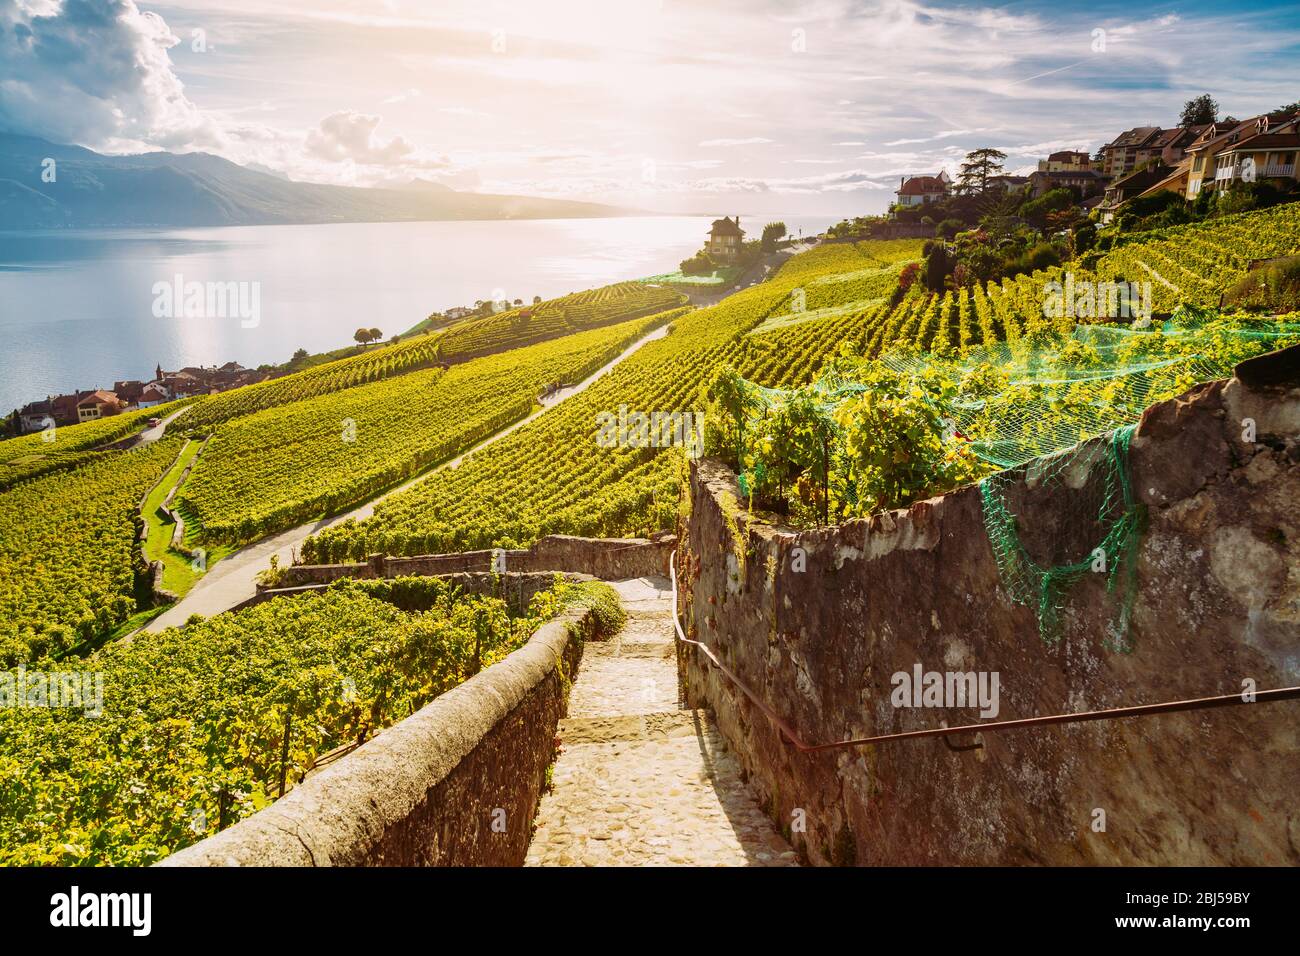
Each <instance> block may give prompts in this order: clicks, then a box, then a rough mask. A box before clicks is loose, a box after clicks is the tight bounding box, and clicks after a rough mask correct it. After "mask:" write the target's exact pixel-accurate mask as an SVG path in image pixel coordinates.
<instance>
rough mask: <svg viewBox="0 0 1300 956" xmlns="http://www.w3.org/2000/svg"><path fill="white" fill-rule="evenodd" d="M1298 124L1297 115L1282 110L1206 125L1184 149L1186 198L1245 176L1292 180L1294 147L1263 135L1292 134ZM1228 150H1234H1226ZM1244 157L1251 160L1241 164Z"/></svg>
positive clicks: (1281, 140) (1285, 140)
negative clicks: (1186, 159)
mask: <svg viewBox="0 0 1300 956" xmlns="http://www.w3.org/2000/svg"><path fill="white" fill-rule="evenodd" d="M1298 127H1300V114H1296V115H1290V114H1286V113H1270V114H1265V115H1261V116H1253V117H1251V118H1250V119H1247V120H1242V121H1240V122H1236V123H1227V124H1225V123H1222V122H1220V123H1213V124H1211V125H1210V126H1207V127H1206V128H1205V129H1204V130H1203V131H1202V133H1201V135H1200V136H1198V137H1197V139H1196V141H1195V142H1193V143H1192V144H1191V145H1190V146H1189V147H1188V148H1187V155H1188V160H1189V165H1188V173H1187V184H1186V192H1185V195H1186V197H1187V198H1188V199H1195V198H1196V197H1197V196H1199V195H1200V194H1201V192H1202V191H1203V190H1206V189H1211V190H1212V189H1215V188H1217V187H1219V186H1220V185H1221V184H1223V185H1227V184H1230V183H1232V182H1233V181H1241V180H1243V179H1244V178H1245V176H1255V177H1257V178H1259V179H1278V180H1286V179H1294V178H1295V177H1296V173H1295V167H1296V158H1297V157H1296V152H1297V150H1296V149H1295V148H1288V143H1289V142H1290V140H1289V139H1286V138H1283V139H1265V138H1264V137H1288V136H1294V135H1295V134H1296V133H1297V130H1298ZM1232 150H1236V151H1235V152H1230V151H1232ZM1270 153H1271V154H1272V155H1271V156H1270ZM1225 154H1227V155H1226V156H1225ZM1221 156H1225V158H1224V159H1223V161H1222V162H1220V157H1221ZM1248 156H1249V157H1250V159H1251V163H1250V164H1245V162H1244V161H1245V159H1246V157H1248ZM1270 159H1272V162H1270ZM1287 159H1290V162H1289V163H1288V162H1285V160H1287ZM1261 165H1262V166H1263V168H1264V169H1267V170H1269V173H1277V174H1278V175H1270V174H1268V173H1264V172H1262V170H1261V168H1260V167H1261ZM1288 166H1290V172H1289V173H1288V172H1287V171H1286V168H1287V167H1288ZM1252 167H1253V168H1252ZM1247 169H1250V172H1249V173H1247V172H1245V171H1246V170H1247Z"/></svg>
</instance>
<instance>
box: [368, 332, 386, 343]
mask: <svg viewBox="0 0 1300 956" xmlns="http://www.w3.org/2000/svg"><path fill="white" fill-rule="evenodd" d="M383 337H384V333H383V332H380V331H379V330H378V329H371V330H370V341H372V342H378V341H379V340H380V339H382V338H383Z"/></svg>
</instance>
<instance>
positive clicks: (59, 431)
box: [0, 400, 193, 490]
mask: <svg viewBox="0 0 1300 956" xmlns="http://www.w3.org/2000/svg"><path fill="white" fill-rule="evenodd" d="M189 401H192V400H182V401H177V402H170V403H168V404H166V405H158V406H155V407H153V408H142V409H139V410H138V411H134V412H125V413H123V414H121V415H111V416H109V417H107V418H100V419H96V420H95V421H91V422H84V423H81V424H78V425H61V426H59V427H57V428H54V429H52V430H50V431H48V432H33V433H31V434H29V435H21V436H19V437H17V438H10V439H8V440H7V441H3V442H0V490H3V489H6V488H11V487H13V486H14V485H16V484H18V483H19V482H22V481H28V480H30V479H32V478H38V477H40V476H41V475H48V474H53V473H55V472H62V471H68V470H70V469H74V468H80V467H81V466H82V465H84V464H87V463H88V462H91V461H93V460H94V459H95V457H96V454H97V452H95V450H94V449H96V448H99V447H100V446H102V445H111V444H113V443H114V442H118V441H121V440H122V439H124V438H126V437H128V436H129V435H131V434H133V433H134V432H137V431H139V430H140V429H142V428H143V427H144V425H145V422H146V421H148V420H149V419H150V418H153V417H155V416H157V417H159V418H163V417H166V416H167V415H169V414H171V413H172V412H174V411H176V409H178V408H180V407H182V406H183V405H185V404H187V403H188V402H189ZM190 414H193V413H192V412H191V413H190Z"/></svg>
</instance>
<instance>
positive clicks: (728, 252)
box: [704, 216, 745, 261]
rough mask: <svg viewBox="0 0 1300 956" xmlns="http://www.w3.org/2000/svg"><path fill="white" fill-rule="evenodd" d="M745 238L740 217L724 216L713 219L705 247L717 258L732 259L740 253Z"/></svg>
mask: <svg viewBox="0 0 1300 956" xmlns="http://www.w3.org/2000/svg"><path fill="white" fill-rule="evenodd" d="M744 240H745V231H744V230H743V229H741V228H740V217H739V216H737V217H736V218H735V219H729V218H727V217H726V216H723V217H722V218H721V219H715V220H713V226H712V228H710V230H709V238H708V241H707V242H706V243H705V245H704V248H705V249H706V250H708V253H709V255H711V256H713V257H714V258H716V259H724V260H728V261H731V260H734V259H735V258H736V256H738V255H740V246H741V243H742V242H744Z"/></svg>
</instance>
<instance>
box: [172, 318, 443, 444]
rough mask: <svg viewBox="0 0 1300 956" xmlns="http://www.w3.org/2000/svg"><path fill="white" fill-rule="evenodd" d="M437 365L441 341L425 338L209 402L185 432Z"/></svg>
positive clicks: (190, 415)
mask: <svg viewBox="0 0 1300 956" xmlns="http://www.w3.org/2000/svg"><path fill="white" fill-rule="evenodd" d="M437 361H438V338H437V336H433V335H421V336H417V337H415V338H412V339H409V340H407V341H405V342H399V343H398V344H396V345H389V346H385V347H384V348H380V349H375V350H372V351H369V352H362V353H361V354H360V355H353V356H349V357H348V358H345V359H339V360H337V361H334V362H327V363H325V364H324V365H317V366H315V367H313V368H309V369H304V370H303V371H301V372H294V373H292V374H290V375H286V376H284V377H283V378H276V379H271V380H270V381H266V382H258V383H257V384H256V385H246V386H244V387H242V388H236V389H232V390H230V391H228V392H222V393H221V394H219V395H213V396H210V397H209V398H208V399H207V400H206V401H205V402H204V403H203V404H202V405H201V406H200V407H199V408H196V409H194V410H193V411H192V412H189V413H188V414H187V415H186V417H185V419H184V420H183V422H181V423H180V424H182V426H183V428H184V430H185V431H187V432H190V433H205V432H206V431H207V430H209V429H211V428H212V427H213V426H214V425H219V424H221V423H222V422H227V421H230V420H231V419H232V418H238V417H239V416H241V415H251V414H253V413H254V412H260V411H263V410H265V409H268V408H278V407H280V406H282V405H288V404H290V403H291V402H300V401H304V400H306V399H309V398H314V397H316V396H317V395H328V394H331V393H333V392H338V391H342V390H343V389H345V388H353V387H355V386H357V385H365V384H366V383H368V382H375V381H379V380H381V379H385V378H389V377H391V376H394V375H402V374H404V373H406V372H412V371H415V370H416V369H422V368H428V367H430V366H431V365H434V364H436V363H437Z"/></svg>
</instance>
